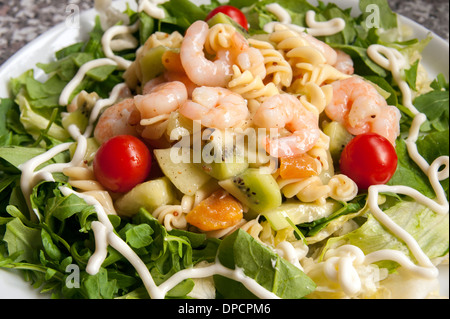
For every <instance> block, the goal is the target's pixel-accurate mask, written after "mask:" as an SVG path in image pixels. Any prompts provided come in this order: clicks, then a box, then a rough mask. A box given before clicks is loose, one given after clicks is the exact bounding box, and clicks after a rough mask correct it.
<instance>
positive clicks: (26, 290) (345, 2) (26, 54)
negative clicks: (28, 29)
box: [0, 0, 449, 299]
mask: <svg viewBox="0 0 450 319" xmlns="http://www.w3.org/2000/svg"><path fill="white" fill-rule="evenodd" d="M114 2H115V4H114V5H115V6H116V5H117V7H118V8H119V9H124V8H125V3H126V1H125V0H118V1H114ZM193 2H195V3H205V2H207V1H205V0H193ZM324 2H332V1H324ZM130 3H132V4H134V2H133V1H130ZM311 3H313V4H316V3H317V2H315V1H311ZM357 3H358V1H356V0H340V1H339V5H340V6H341V7H343V8H352V10H353V11H352V12H353V13H354V14H358V13H359V9H358V5H357ZM95 15H96V11H95V10H93V9H91V10H88V11H86V12H85V13H83V14H81V16H80V20H79V21H80V23H79V25H80V26H81V27H80V28H75V27H73V26H71V25H70V24H68V25H66V23H61V24H59V25H58V26H56V27H54V28H52V29H51V30H49V31H48V32H45V33H44V34H42V35H41V36H40V37H38V38H37V39H35V40H34V41H32V42H31V43H29V44H28V45H26V46H25V47H23V48H22V49H21V50H19V51H18V52H17V53H16V54H15V55H14V56H12V57H11V58H10V59H9V60H8V61H7V62H5V63H4V64H3V65H2V66H1V68H0V97H8V96H9V90H8V82H9V80H10V79H11V78H14V77H17V76H19V75H20V74H22V73H23V72H24V71H26V70H28V69H30V68H31V67H32V66H35V65H36V63H38V62H41V63H46V62H49V61H51V59H53V54H54V52H56V51H58V50H59V49H62V48H64V47H66V46H68V45H70V44H73V43H76V42H79V41H81V40H84V39H85V36H86V34H87V32H88V31H89V30H90V29H91V28H92V27H93V25H94V17H95ZM400 22H401V23H403V24H406V25H408V26H410V27H411V28H412V29H413V31H414V34H415V36H416V37H417V38H419V39H423V38H425V37H426V36H427V34H429V33H430V32H431V31H429V30H427V29H426V28H424V27H422V26H421V25H419V24H417V23H416V22H414V21H412V20H410V19H408V18H405V17H402V16H401V17H400ZM423 65H424V66H425V68H426V69H427V70H428V72H429V74H430V77H432V78H434V77H435V76H436V75H437V74H439V73H443V74H444V75H445V77H446V78H447V79H448V75H449V74H448V73H449V45H448V42H446V41H445V40H443V39H441V38H440V37H438V36H437V35H435V34H433V39H432V40H431V42H430V44H429V45H428V47H427V48H426V49H425V51H424V52H423ZM35 72H36V73H35V75H36V77H37V78H40V77H44V73H43V72H42V70H40V69H37V68H35ZM439 269H440V276H439V282H440V284H441V295H443V296H446V297H449V267H448V266H440V267H439ZM6 298H8V299H27V298H48V295H42V294H39V293H38V292H37V291H36V290H34V289H32V288H31V287H30V285H29V284H28V283H27V282H25V281H23V280H22V278H21V277H19V276H18V275H17V274H16V273H14V272H11V271H5V270H0V299H6Z"/></svg>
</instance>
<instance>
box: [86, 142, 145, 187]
mask: <svg viewBox="0 0 450 319" xmlns="http://www.w3.org/2000/svg"><path fill="white" fill-rule="evenodd" d="M151 162H152V156H151V153H150V150H149V149H148V147H147V146H146V145H145V144H144V143H143V142H142V141H141V140H139V139H138V138H137V137H134V136H131V135H119V136H115V137H113V138H111V139H109V140H108V141H106V142H105V143H103V144H102V145H101V146H100V148H99V149H98V151H97V153H96V154H95V157H94V162H93V168H94V174H95V177H96V179H97V181H98V182H100V184H102V185H103V186H104V187H105V188H106V189H108V190H110V191H112V192H117V193H125V192H127V191H129V190H131V189H132V188H133V187H134V186H136V185H137V184H139V183H142V182H143V181H145V180H146V178H147V177H148V175H149V173H150V168H151Z"/></svg>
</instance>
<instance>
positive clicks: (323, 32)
mask: <svg viewBox="0 0 450 319" xmlns="http://www.w3.org/2000/svg"><path fill="white" fill-rule="evenodd" d="M266 8H267V10H268V11H269V12H271V13H273V14H274V15H275V16H276V17H277V18H278V20H279V22H270V23H267V24H266V25H265V26H264V31H266V32H267V33H271V32H273V30H274V28H275V26H276V25H277V24H279V23H281V24H283V25H286V26H288V27H289V28H290V29H292V30H294V31H296V32H300V33H301V32H306V33H308V34H310V35H312V36H313V37H320V36H327V35H333V34H336V33H339V32H341V31H342V30H344V28H345V20H344V19H342V18H334V19H331V20H329V21H316V13H315V12H314V11H313V10H309V11H307V12H306V25H307V26H308V28H304V27H301V26H298V25H296V24H292V19H291V16H290V14H289V12H287V10H286V9H284V8H283V7H282V6H280V5H279V4H278V3H271V4H268V5H266Z"/></svg>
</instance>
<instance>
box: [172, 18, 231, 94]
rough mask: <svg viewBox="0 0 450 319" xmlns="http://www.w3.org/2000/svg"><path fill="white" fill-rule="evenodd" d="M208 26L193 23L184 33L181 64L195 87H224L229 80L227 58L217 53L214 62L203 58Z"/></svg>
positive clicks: (229, 71)
mask: <svg viewBox="0 0 450 319" xmlns="http://www.w3.org/2000/svg"><path fill="white" fill-rule="evenodd" d="M208 30H209V27H208V24H207V23H206V22H204V21H200V20H199V21H197V22H194V23H193V24H192V25H191V26H190V27H189V28H188V29H187V31H186V35H185V37H184V40H183V43H182V45H181V50H180V58H181V63H182V65H183V68H184V70H185V71H186V74H187V75H188V77H189V78H190V79H191V81H192V82H194V83H195V84H197V85H200V86H201V85H208V86H220V87H224V86H225V85H226V83H227V80H228V79H230V78H231V65H230V62H229V61H227V56H226V55H225V54H223V53H225V52H223V53H220V52H218V57H217V58H216V60H215V61H210V60H208V59H207V58H206V57H205V53H204V51H203V49H204V45H205V42H206V37H207V35H208Z"/></svg>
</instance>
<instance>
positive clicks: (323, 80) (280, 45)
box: [269, 25, 349, 94]
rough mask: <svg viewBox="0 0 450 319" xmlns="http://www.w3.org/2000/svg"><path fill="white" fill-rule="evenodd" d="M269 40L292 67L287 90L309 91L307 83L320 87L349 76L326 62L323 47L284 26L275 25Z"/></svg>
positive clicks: (303, 92)
mask: <svg viewBox="0 0 450 319" xmlns="http://www.w3.org/2000/svg"><path fill="white" fill-rule="evenodd" d="M269 40H270V41H271V42H273V43H275V47H276V49H277V50H280V51H281V52H283V55H284V57H285V58H286V59H287V61H288V62H289V64H290V65H291V67H292V70H293V83H292V85H291V86H290V87H289V88H288V92H291V93H296V94H305V93H307V92H309V91H310V88H311V87H306V85H307V84H309V83H314V84H316V85H317V86H319V87H320V86H322V85H324V84H328V83H330V82H333V81H337V80H340V79H344V78H347V77H348V76H349V75H347V74H344V73H342V72H340V71H338V70H337V69H336V68H334V67H333V66H332V65H330V64H328V62H327V57H326V56H325V55H324V53H323V52H322V51H324V49H322V48H320V47H318V45H315V46H314V45H312V44H311V43H309V42H308V40H307V39H306V38H305V37H304V36H302V35H300V34H299V33H298V32H295V31H294V30H291V29H289V28H288V27H286V26H283V25H277V26H276V27H275V30H274V32H273V33H271V34H270V35H269Z"/></svg>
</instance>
